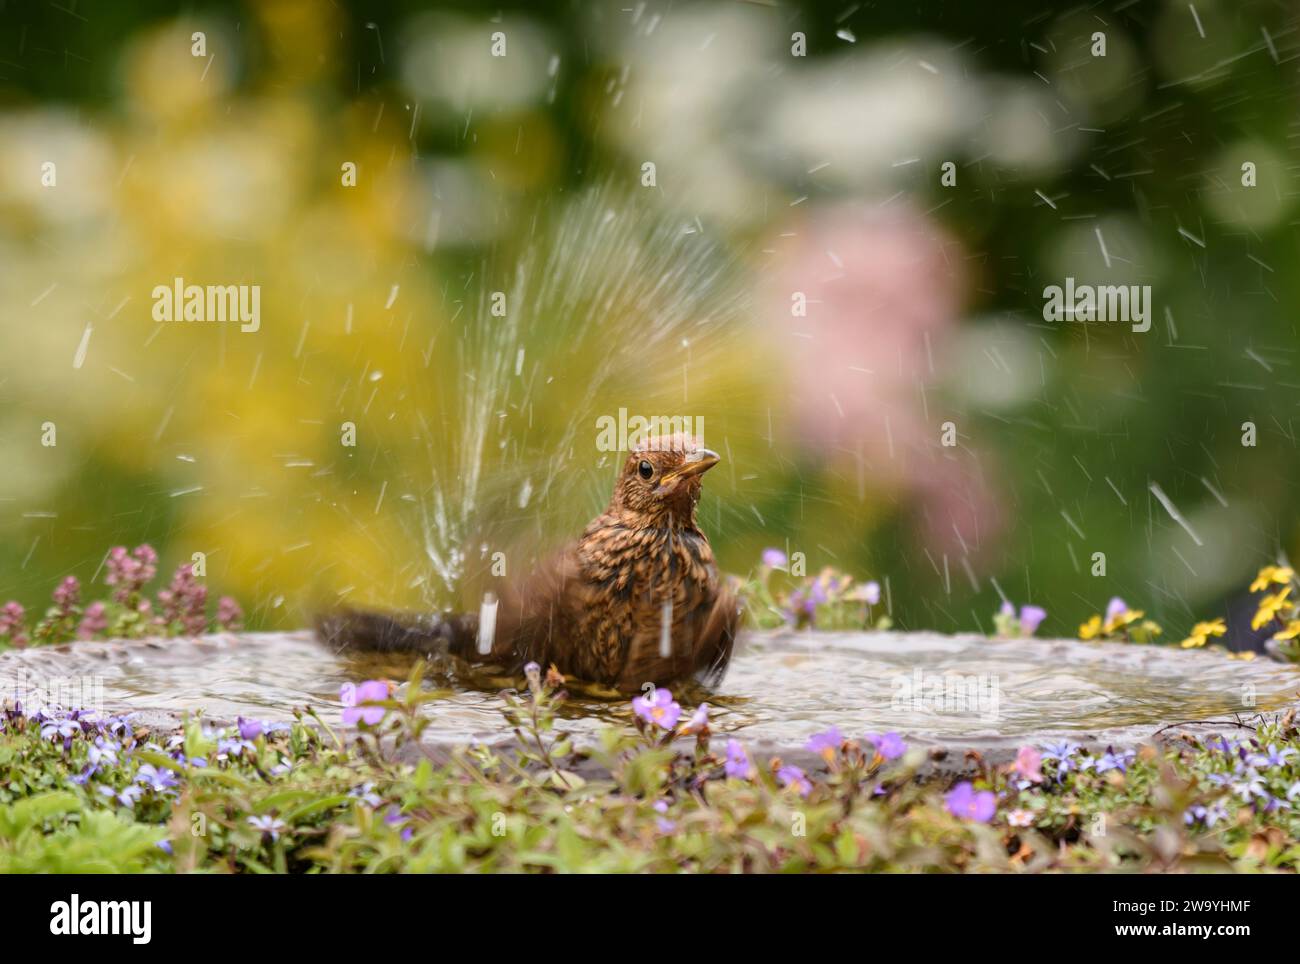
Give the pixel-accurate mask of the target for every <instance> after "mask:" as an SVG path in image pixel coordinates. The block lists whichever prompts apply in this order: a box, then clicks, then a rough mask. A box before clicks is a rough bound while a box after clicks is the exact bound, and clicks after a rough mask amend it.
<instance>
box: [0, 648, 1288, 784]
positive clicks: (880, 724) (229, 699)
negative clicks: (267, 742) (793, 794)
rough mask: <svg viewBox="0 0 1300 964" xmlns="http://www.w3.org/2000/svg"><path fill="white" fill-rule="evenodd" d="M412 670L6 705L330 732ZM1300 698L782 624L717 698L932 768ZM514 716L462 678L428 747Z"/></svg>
mask: <svg viewBox="0 0 1300 964" xmlns="http://www.w3.org/2000/svg"><path fill="white" fill-rule="evenodd" d="M409 668H410V663H409V661H406V660H404V659H403V658H393V657H384V658H379V657H376V656H371V655H364V656H357V655H344V654H337V653H334V652H331V651H330V650H328V649H326V648H325V647H324V646H322V645H320V644H319V643H318V642H317V641H316V640H315V639H314V638H313V636H312V635H311V633H309V632H292V633H257V634H242V635H239V634H223V635H215V636H206V637H201V638H198V639H172V640H138V641H126V642H122V641H110V642H86V643H74V644H69V645H64V646H55V647H41V648H34V649H27V650H13V651H10V652H7V653H5V654H3V655H0V701H2V700H6V699H15V698H23V697H24V695H26V698H27V700H28V702H29V703H30V702H31V701H32V699H33V697H32V693H33V691H34V688H44V689H45V690H46V691H47V692H51V693H52V694H54V695H53V696H52V698H51V701H52V702H56V703H64V705H66V703H67V702H68V701H60V700H58V698H57V693H58V692H59V691H60V687H63V688H64V689H65V690H66V688H67V686H68V685H69V684H68V681H70V680H71V681H80V685H81V686H82V687H83V688H84V687H87V686H92V687H93V692H94V693H96V694H102V708H103V710H104V711H106V712H111V713H118V712H133V713H136V714H138V716H137V719H139V720H140V721H141V722H145V723H151V724H153V725H155V726H170V725H174V724H175V723H176V721H177V720H178V719H179V718H180V717H181V716H183V715H184V714H185V713H187V712H195V711H198V710H202V711H203V713H204V715H205V717H206V718H207V719H209V720H212V721H215V722H227V721H233V720H234V719H235V718H236V717H238V716H244V717H252V718H258V719H264V720H287V719H291V718H292V709H293V707H294V706H301V705H308V704H309V705H311V706H313V707H315V708H316V710H317V711H318V712H319V713H320V714H321V716H322V717H323V718H324V719H326V720H327V721H331V722H332V721H335V720H337V719H338V710H339V708H340V705H341V704H340V701H339V688H340V687H341V686H342V685H343V684H344V683H346V682H357V681H360V680H363V679H369V678H392V679H403V678H405V676H406V674H407V672H408V670H409ZM434 668H435V671H437V670H438V665H437V664H435V667H434ZM444 668H445V667H444ZM88 681H93V684H92V683H91V682H88ZM1298 690H1300V668H1297V667H1293V666H1290V665H1285V664H1281V663H1277V662H1273V661H1271V660H1264V659H1261V660H1255V661H1253V662H1242V661H1236V660H1229V659H1227V658H1226V657H1225V656H1224V655H1223V654H1222V653H1217V652H1207V651H1199V650H1194V651H1186V650H1181V649H1177V648H1172V647H1156V646H1139V645H1132V644H1120V643H1082V642H1077V641H1072V640H1040V639H1025V640H1002V639H988V638H985V637H982V636H974V635H963V636H943V635H938V634H934V633H901V632H891V633H794V632H778V633H771V634H768V633H754V634H750V635H749V636H747V637H745V638H743V640H742V645H741V646H740V647H739V648H738V651H737V655H736V657H735V659H734V660H733V662H732V665H731V668H730V670H729V672H728V673H727V676H726V678H725V679H724V681H723V683H722V685H721V686H720V687H719V689H718V690H717V691H716V692H715V693H714V694H712V695H710V696H709V697H708V699H709V702H710V705H711V709H712V714H711V716H712V721H713V730H714V733H715V734H716V735H719V736H733V735H734V736H735V737H737V738H738V739H740V740H742V741H744V742H745V744H746V745H748V746H751V747H753V748H755V749H756V750H758V751H759V752H771V753H781V754H783V755H785V756H787V757H788V758H791V759H797V758H799V757H801V756H803V755H804V754H803V752H802V749H801V748H802V746H803V744H804V742H805V740H806V738H807V737H808V735H809V734H811V733H814V732H817V731H819V730H824V729H826V728H828V727H830V726H832V725H834V726H838V727H839V728H840V729H841V731H842V732H843V733H844V734H845V736H846V737H861V736H862V735H863V734H865V733H868V732H883V731H891V730H892V731H897V732H899V733H901V734H902V735H903V736H904V737H905V738H907V740H908V741H909V742H910V743H912V744H913V745H919V746H924V747H927V748H929V749H930V750H931V751H932V753H931V756H932V758H933V759H936V760H939V759H947V760H948V761H949V763H948V764H945V765H960V760H961V757H962V756H963V751H964V750H966V749H978V750H980V751H981V752H983V753H984V754H985V755H986V756H988V757H990V758H991V759H1002V758H1006V757H1007V756H1008V755H1009V754H1011V753H1014V751H1015V748H1016V747H1017V746H1019V745H1020V744H1022V743H1025V742H1039V743H1041V742H1043V741H1047V740H1060V739H1071V740H1075V741H1078V742H1082V743H1087V744H1114V745H1116V746H1120V745H1126V746H1131V745H1134V744H1136V743H1139V742H1142V741H1146V740H1150V739H1151V738H1152V737H1153V735H1155V734H1156V732H1157V731H1158V730H1160V729H1161V728H1163V727H1167V726H1170V725H1171V724H1181V723H1187V722H1190V721H1207V720H1219V721H1224V722H1225V724H1226V725H1227V726H1231V725H1232V723H1231V721H1232V720H1233V718H1234V717H1241V718H1243V719H1245V718H1248V717H1251V716H1254V715H1255V714H1257V713H1260V712H1273V711H1277V710H1281V709H1285V708H1287V707H1289V706H1293V705H1296V702H1297V691H1298ZM502 706H503V702H502V700H501V698H500V696H499V688H491V687H488V686H478V687H474V686H465V685H460V686H456V687H455V688H454V689H453V692H452V695H451V696H449V697H448V698H447V699H445V700H442V701H439V702H436V703H433V704H430V705H429V706H428V709H427V712H428V713H429V715H430V716H431V718H432V720H433V723H432V725H431V726H430V727H429V729H428V730H427V731H426V733H427V738H428V739H429V740H431V741H432V742H434V743H436V744H438V745H444V746H445V745H452V744H459V743H467V742H471V741H478V742H482V743H497V742H504V741H508V740H509V739H511V733H510V730H509V728H508V727H507V726H506V725H505V723H504V718H503V716H502V713H501V709H502ZM563 715H564V717H565V719H564V721H563V722H562V723H561V724H560V725H562V726H563V727H565V728H567V729H569V730H570V731H572V732H574V733H575V735H577V736H578V737H579V743H581V742H582V738H583V737H584V736H585V737H588V738H590V737H591V736H592V735H593V734H594V733H595V732H596V731H597V730H598V729H599V728H600V727H601V726H603V725H606V724H609V723H615V722H620V721H621V722H624V723H626V722H627V721H628V720H629V719H630V712H629V707H628V701H627V700H615V701H601V700H595V699H584V698H578V697H574V698H573V699H572V700H571V701H569V702H568V703H567V704H565V707H564V713H563ZM1180 729H1182V728H1181V727H1177V726H1175V727H1172V730H1173V731H1175V732H1176V731H1179V730H1180ZM945 751H946V752H945Z"/></svg>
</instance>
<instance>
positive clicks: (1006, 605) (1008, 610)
mask: <svg viewBox="0 0 1300 964" xmlns="http://www.w3.org/2000/svg"><path fill="white" fill-rule="evenodd" d="M998 614H999V615H1001V616H1006V617H1008V618H1010V617H1012V616H1014V615H1015V614H1016V607H1015V606H1013V605H1011V600H1010V599H1004V600H1002V606H1001V607H1000V608H999V609H998Z"/></svg>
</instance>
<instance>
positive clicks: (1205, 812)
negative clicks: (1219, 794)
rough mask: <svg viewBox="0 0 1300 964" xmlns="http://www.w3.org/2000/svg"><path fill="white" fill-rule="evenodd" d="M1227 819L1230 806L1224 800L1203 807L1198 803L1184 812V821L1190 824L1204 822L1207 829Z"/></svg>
mask: <svg viewBox="0 0 1300 964" xmlns="http://www.w3.org/2000/svg"><path fill="white" fill-rule="evenodd" d="M1227 819H1228V808H1227V807H1226V806H1224V805H1223V803H1222V801H1220V802H1219V803H1215V804H1212V805H1210V806H1208V807H1203V806H1201V805H1200V804H1197V805H1195V806H1193V807H1189V808H1188V809H1187V811H1186V812H1185V813H1184V814H1183V822H1184V823H1187V824H1188V825H1191V824H1194V823H1202V824H1204V825H1205V826H1206V828H1207V829H1208V828H1210V827H1213V826H1214V825H1215V824H1216V823H1218V822H1219V821H1221V820H1227Z"/></svg>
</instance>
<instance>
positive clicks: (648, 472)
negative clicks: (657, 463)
mask: <svg viewBox="0 0 1300 964" xmlns="http://www.w3.org/2000/svg"><path fill="white" fill-rule="evenodd" d="M636 470H637V472H638V473H640V475H641V478H643V479H651V478H653V477H654V474H655V467H654V466H653V465H651V464H650V463H649V462H647V461H646V460H645V459H642V460H641V464H640V465H638V466H637V467H636Z"/></svg>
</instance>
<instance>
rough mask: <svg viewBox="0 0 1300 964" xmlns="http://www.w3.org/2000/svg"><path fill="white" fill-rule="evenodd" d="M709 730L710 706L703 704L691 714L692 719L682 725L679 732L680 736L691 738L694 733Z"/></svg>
mask: <svg viewBox="0 0 1300 964" xmlns="http://www.w3.org/2000/svg"><path fill="white" fill-rule="evenodd" d="M708 728H709V704H708V703H701V704H700V705H699V706H697V707H696V708H695V712H694V713H692V714H691V718H690V719H689V720H687V721H686V722H685V723H683V724H682V726H681V729H679V730H678V731H677V735H678V736H690V735H691V734H692V733H702V732H703V731H705V730H707V729H708Z"/></svg>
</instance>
